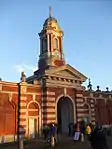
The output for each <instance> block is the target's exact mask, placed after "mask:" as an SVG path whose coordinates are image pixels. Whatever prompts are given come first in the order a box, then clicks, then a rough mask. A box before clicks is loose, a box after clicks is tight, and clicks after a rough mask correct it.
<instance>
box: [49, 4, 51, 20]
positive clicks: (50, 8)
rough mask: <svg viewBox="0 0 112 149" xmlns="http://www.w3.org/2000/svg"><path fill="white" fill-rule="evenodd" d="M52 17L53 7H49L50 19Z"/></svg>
mask: <svg viewBox="0 0 112 149" xmlns="http://www.w3.org/2000/svg"><path fill="white" fill-rule="evenodd" d="M51 15H52V8H51V6H49V18H50V17H51Z"/></svg>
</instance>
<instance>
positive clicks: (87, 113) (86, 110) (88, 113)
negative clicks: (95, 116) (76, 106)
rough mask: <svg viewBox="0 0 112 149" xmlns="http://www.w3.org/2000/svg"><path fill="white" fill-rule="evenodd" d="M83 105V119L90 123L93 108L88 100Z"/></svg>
mask: <svg viewBox="0 0 112 149" xmlns="http://www.w3.org/2000/svg"><path fill="white" fill-rule="evenodd" d="M82 107H83V113H84V116H83V120H84V121H85V123H86V124H89V123H91V108H90V106H89V104H88V103H86V102H85V103H84V104H83V106H82Z"/></svg>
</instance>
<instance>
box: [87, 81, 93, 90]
mask: <svg viewBox="0 0 112 149" xmlns="http://www.w3.org/2000/svg"><path fill="white" fill-rule="evenodd" d="M88 80H89V83H88V86H87V87H88V90H89V91H92V84H91V80H90V78H89V79H88Z"/></svg>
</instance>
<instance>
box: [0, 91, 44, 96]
mask: <svg viewBox="0 0 112 149" xmlns="http://www.w3.org/2000/svg"><path fill="white" fill-rule="evenodd" d="M1 93H6V94H10V93H13V94H18V92H15V91H1ZM24 94H25V95H33V93H32V92H26V93H24ZM34 94H36V95H37V96H38V95H39V96H40V95H42V94H41V93H39V92H38V93H34Z"/></svg>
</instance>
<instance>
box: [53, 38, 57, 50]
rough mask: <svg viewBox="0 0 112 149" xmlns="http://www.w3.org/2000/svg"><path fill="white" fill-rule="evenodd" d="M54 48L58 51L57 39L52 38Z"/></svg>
mask: <svg viewBox="0 0 112 149" xmlns="http://www.w3.org/2000/svg"><path fill="white" fill-rule="evenodd" d="M54 48H55V49H58V39H57V38H54Z"/></svg>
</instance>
